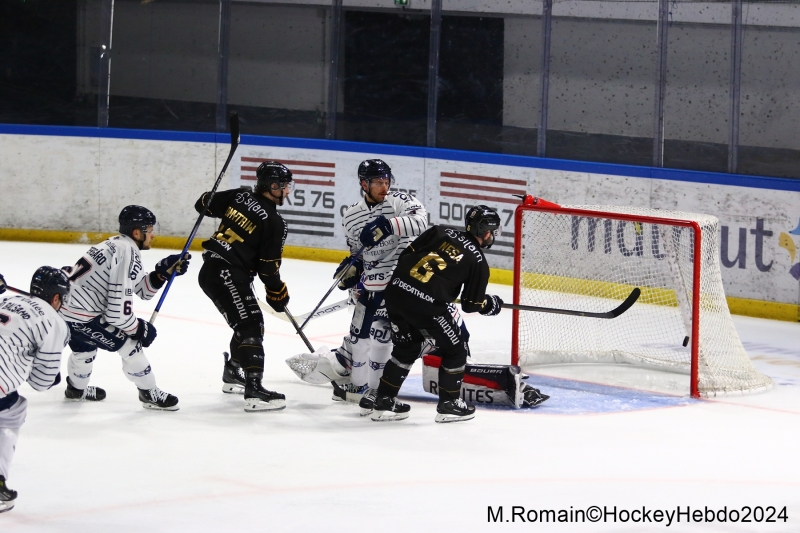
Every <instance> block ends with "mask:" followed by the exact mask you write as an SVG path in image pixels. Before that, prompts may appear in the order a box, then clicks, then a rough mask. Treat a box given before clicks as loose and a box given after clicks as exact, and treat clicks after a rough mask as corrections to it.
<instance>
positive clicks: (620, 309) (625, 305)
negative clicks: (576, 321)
mask: <svg viewBox="0 0 800 533" xmlns="http://www.w3.org/2000/svg"><path fill="white" fill-rule="evenodd" d="M641 293H642V291H641V290H640V289H639V287H635V288H634V289H633V290H632V291H631V293H630V294H629V295H628V297H627V298H625V301H624V302H622V303H621V304H619V305H618V306H617V307H615V308H614V309H612V310H611V311H608V312H605V313H591V312H589V311H572V310H570V309H553V308H551V307H536V306H533V305H518V304H507V303H504V304H503V305H502V306H501V307H503V308H504V309H518V310H520V311H537V312H539V313H555V314H558V315H570V316H583V317H587V318H617V317H618V316H619V315H621V314H622V313H624V312H625V311H627V310H628V309H630V308H631V306H632V305H633V304H634V303H636V300H638V299H639V295H640V294H641Z"/></svg>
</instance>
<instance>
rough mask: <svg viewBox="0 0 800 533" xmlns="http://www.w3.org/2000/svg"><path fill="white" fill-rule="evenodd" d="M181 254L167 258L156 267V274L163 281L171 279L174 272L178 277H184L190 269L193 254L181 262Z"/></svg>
mask: <svg viewBox="0 0 800 533" xmlns="http://www.w3.org/2000/svg"><path fill="white" fill-rule="evenodd" d="M180 258H181V254H173V255H170V256H167V257H165V258H164V259H162V260H161V261H159V262H158V264H157V265H156V273H158V275H159V276H160V277H162V278H163V279H165V280H166V279H169V278H170V276H172V271H173V270H174V271H175V275H176V276H183V275H184V274H186V271H187V270H188V269H189V259H191V258H192V254H189V253H187V254H186V256H185V257H184V258H183V260H182V261H181V260H180Z"/></svg>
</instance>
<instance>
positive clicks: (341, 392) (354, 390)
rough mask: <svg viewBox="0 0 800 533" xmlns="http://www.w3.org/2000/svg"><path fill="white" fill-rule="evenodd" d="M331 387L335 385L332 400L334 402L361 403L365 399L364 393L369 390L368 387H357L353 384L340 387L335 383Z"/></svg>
mask: <svg viewBox="0 0 800 533" xmlns="http://www.w3.org/2000/svg"><path fill="white" fill-rule="evenodd" d="M331 385H333V396H331V400H333V401H334V402H350V403H359V402H360V401H361V398H363V397H364V393H365V392H367V390H369V389H368V387H367V386H366V385H363V386H361V387H357V386H355V385H353V384H352V383H345V384H344V385H339V384H337V383H336V382H335V381H333V382H331Z"/></svg>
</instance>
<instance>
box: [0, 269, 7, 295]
mask: <svg viewBox="0 0 800 533" xmlns="http://www.w3.org/2000/svg"><path fill="white" fill-rule="evenodd" d="M4 292H6V278H4V277H3V275H2V274H0V294H3V293H4Z"/></svg>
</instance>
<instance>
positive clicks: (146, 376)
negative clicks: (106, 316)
mask: <svg viewBox="0 0 800 533" xmlns="http://www.w3.org/2000/svg"><path fill="white" fill-rule="evenodd" d="M118 353H119V355H120V357H122V371H123V372H124V373H125V377H126V378H128V379H129V380H130V381H132V382H133V383H134V384H135V385H136V387H137V388H139V389H144V390H150V389H154V388H156V376H155V375H154V374H153V370H152V369H151V368H150V361H148V360H147V356H145V355H144V352H143V351H142V347H141V346H140V345H139V343H138V341H135V340H133V339H128V340H127V341H125V344H123V345H122V348H120V349H119V352H118Z"/></svg>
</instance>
